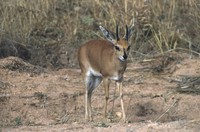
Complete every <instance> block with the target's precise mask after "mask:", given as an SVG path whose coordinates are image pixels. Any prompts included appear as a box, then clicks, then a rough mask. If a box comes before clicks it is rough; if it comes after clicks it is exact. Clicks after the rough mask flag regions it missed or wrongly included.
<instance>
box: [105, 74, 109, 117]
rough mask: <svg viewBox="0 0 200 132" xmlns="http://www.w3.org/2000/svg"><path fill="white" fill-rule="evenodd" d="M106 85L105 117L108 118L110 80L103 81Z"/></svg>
mask: <svg viewBox="0 0 200 132" xmlns="http://www.w3.org/2000/svg"><path fill="white" fill-rule="evenodd" d="M103 84H104V90H105V108H104V117H107V105H108V99H109V85H110V80H109V79H107V78H105V79H103Z"/></svg>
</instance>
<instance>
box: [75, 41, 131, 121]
mask: <svg viewBox="0 0 200 132" xmlns="http://www.w3.org/2000/svg"><path fill="white" fill-rule="evenodd" d="M115 46H117V47H118V48H119V49H120V50H119V49H118V50H117V49H116V47H115ZM128 47H129V45H128V42H127V40H125V39H119V40H118V41H116V42H115V43H114V44H113V43H111V42H110V41H108V40H91V41H89V42H87V43H85V44H84V45H82V46H81V47H80V49H79V51H78V61H79V65H80V68H81V71H82V75H83V78H84V79H85V85H86V93H85V118H86V120H88V118H89V119H90V120H92V109H91V96H92V91H93V90H94V89H95V88H96V87H98V85H99V84H100V83H101V81H102V80H103V84H104V89H105V111H104V116H105V117H106V114H107V103H108V99H109V84H110V80H115V81H116V83H117V85H116V86H117V87H118V88H119V91H120V99H121V107H122V114H123V119H124V121H125V112H124V105H123V98H122V80H123V74H124V71H125V70H126V67H127V60H126V59H125V60H123V59H122V60H120V56H123V55H124V54H126V55H128V52H129V51H128V50H127V49H128ZM88 114H89V115H88Z"/></svg>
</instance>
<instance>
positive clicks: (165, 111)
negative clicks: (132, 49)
mask: <svg viewBox="0 0 200 132" xmlns="http://www.w3.org/2000/svg"><path fill="white" fill-rule="evenodd" d="M114 86H115V85H114V82H113V83H112V84H111V88H110V105H109V110H110V113H109V119H104V118H103V114H102V113H103V108H104V91H103V88H102V85H100V86H99V87H98V88H97V89H95V91H94V93H93V96H92V107H93V115H94V121H93V122H85V120H84V83H83V79H82V78H81V76H80V69H60V70H57V71H52V70H48V69H44V68H41V67H38V66H34V65H31V64H29V63H27V62H25V61H23V60H22V59H19V58H17V57H8V58H4V59H0V131H3V132H4V131H5V132H6V131H11V132H12V131H13V132H17V131H20V132H21V131H109V132H110V131H127V132H131V131H134V132H140V131H181V132H184V131H200V101H199V100H200V96H199V94H200V61H199V58H195V57H193V58H192V59H191V58H189V55H182V56H180V55H179V54H177V53H176V54H170V55H165V56H158V57H154V58H149V59H148V60H147V59H146V60H142V61H141V60H132V61H130V63H129V64H128V68H127V71H126V73H125V78H124V84H123V86H124V89H123V92H124V102H125V108H126V114H127V122H126V123H123V122H122V121H121V119H120V111H121V110H120V101H119V98H118V91H117V92H116V93H115V92H114V90H115V88H114ZM113 101H114V107H113Z"/></svg>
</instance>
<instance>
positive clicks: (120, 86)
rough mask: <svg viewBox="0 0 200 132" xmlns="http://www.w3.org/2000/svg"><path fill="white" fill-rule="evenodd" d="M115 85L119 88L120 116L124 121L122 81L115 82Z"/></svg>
mask: <svg viewBox="0 0 200 132" xmlns="http://www.w3.org/2000/svg"><path fill="white" fill-rule="evenodd" d="M117 87H118V88H119V94H120V102H121V108H122V116H123V117H122V118H123V120H124V122H125V121H126V114H125V110H124V101H123V91H122V82H117Z"/></svg>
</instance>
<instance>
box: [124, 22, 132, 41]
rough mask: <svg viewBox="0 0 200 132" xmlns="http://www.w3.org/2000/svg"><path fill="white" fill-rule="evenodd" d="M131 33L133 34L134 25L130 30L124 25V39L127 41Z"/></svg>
mask: <svg viewBox="0 0 200 132" xmlns="http://www.w3.org/2000/svg"><path fill="white" fill-rule="evenodd" d="M133 33H134V25H132V26H131V27H130V28H128V26H127V25H126V35H125V37H124V38H125V39H126V40H127V41H128V40H129V38H130V37H131V36H132V34H133Z"/></svg>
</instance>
